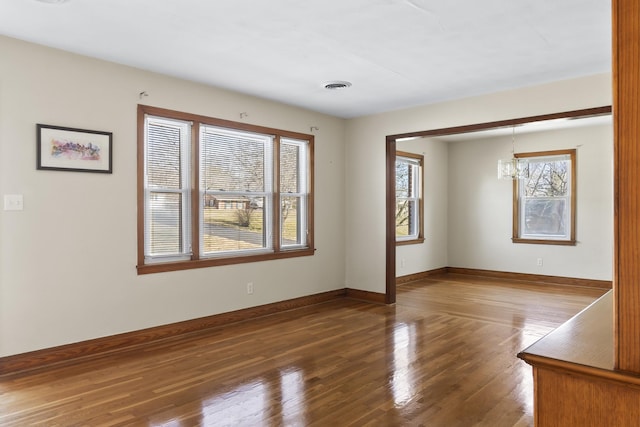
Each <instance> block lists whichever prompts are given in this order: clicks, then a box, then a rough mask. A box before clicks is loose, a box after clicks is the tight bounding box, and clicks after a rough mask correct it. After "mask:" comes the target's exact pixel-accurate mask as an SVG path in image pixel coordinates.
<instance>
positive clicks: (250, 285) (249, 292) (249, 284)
mask: <svg viewBox="0 0 640 427" xmlns="http://www.w3.org/2000/svg"><path fill="white" fill-rule="evenodd" d="M247 294H249V295H251V294H253V282H249V283H247Z"/></svg>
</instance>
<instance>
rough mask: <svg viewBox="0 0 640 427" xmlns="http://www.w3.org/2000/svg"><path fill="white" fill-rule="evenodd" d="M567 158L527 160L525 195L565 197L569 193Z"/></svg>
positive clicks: (568, 163)
mask: <svg viewBox="0 0 640 427" xmlns="http://www.w3.org/2000/svg"><path fill="white" fill-rule="evenodd" d="M569 168H570V162H569V161H568V160H564V159H560V160H552V159H547V160H545V161H535V160H534V161H531V160H530V161H529V178H527V179H526V180H525V186H524V196H525V197H565V196H567V195H568V194H569V173H570V171H569Z"/></svg>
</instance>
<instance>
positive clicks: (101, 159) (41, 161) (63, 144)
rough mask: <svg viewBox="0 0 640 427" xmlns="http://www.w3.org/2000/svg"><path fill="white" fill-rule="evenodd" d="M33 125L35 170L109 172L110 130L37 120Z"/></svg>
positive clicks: (111, 160) (111, 163)
mask: <svg viewBox="0 0 640 427" xmlns="http://www.w3.org/2000/svg"><path fill="white" fill-rule="evenodd" d="M36 127H37V147H36V150H37V151H36V153H37V163H36V169H38V170H54V171H71V172H97V173H112V165H113V133H112V132H102V131H96V130H87V129H76V128H69V127H63V126H52V125H45V124H40V123H38V124H37V125H36Z"/></svg>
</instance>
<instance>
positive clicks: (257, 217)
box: [138, 105, 313, 273]
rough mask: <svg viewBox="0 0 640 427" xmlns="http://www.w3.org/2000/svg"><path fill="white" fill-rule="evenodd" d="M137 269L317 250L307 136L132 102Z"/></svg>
mask: <svg viewBox="0 0 640 427" xmlns="http://www.w3.org/2000/svg"><path fill="white" fill-rule="evenodd" d="M138 126H139V133H138V135H139V136H138V139H139V142H138V144H139V174H138V193H139V198H138V212H139V213H138V228H139V231H138V240H139V242H138V272H139V273H154V272H159V271H170V270H181V269H188V268H198V267H208V266H214V265H223V264H233V263H242V262H253V261H261V260H269V259H277V258H286V257H294V256H305V255H313V215H312V207H313V191H312V189H313V163H312V159H313V136H312V135H305V134H299V133H295V132H288V131H281V130H276V129H270V128H264V127H258V126H252V125H247V124H245V123H235V122H230V121H225V120H219V119H214V118H210V117H202V116H197V115H192V114H187V113H181V112H176V111H170V110H164V109H159V108H154V107H147V106H142V105H141V106H139V107H138Z"/></svg>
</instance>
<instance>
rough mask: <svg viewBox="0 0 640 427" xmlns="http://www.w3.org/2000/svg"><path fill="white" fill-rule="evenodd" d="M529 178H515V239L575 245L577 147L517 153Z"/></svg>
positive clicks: (527, 241) (517, 240)
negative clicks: (527, 165) (573, 148)
mask: <svg viewBox="0 0 640 427" xmlns="http://www.w3.org/2000/svg"><path fill="white" fill-rule="evenodd" d="M516 157H518V158H526V159H527V160H528V162H529V177H528V178H523V179H519V180H516V181H514V191H513V195H514V214H513V241H514V242H516V243H544V244H556V245H575V243H576V232H575V217H576V166H575V163H576V150H558V151H547V152H538V153H521V154H516Z"/></svg>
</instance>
